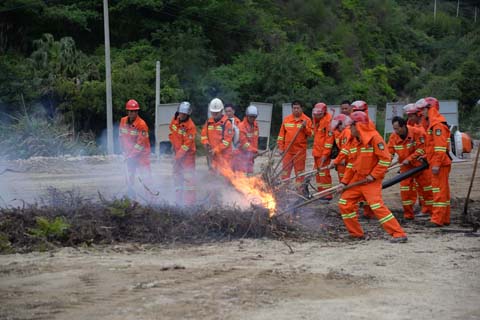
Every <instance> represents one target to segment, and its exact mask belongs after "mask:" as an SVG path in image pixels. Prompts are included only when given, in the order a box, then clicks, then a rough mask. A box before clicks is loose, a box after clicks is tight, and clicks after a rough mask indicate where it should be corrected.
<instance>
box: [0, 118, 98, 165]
mask: <svg viewBox="0 0 480 320" xmlns="http://www.w3.org/2000/svg"><path fill="white" fill-rule="evenodd" d="M95 153H98V149H97V147H96V144H95V140H94V137H93V135H89V134H84V133H80V134H74V133H73V132H72V130H71V129H70V128H69V127H68V126H67V125H66V124H65V123H64V122H63V119H62V118H61V117H55V118H53V119H49V118H48V117H46V116H42V115H34V116H29V115H28V114H24V115H20V116H17V117H12V121H11V122H10V123H8V124H1V123H0V156H4V157H6V158H8V159H18V158H20V159H26V158H30V157H35V156H44V157H51V156H60V155H66V154H69V155H91V154H95Z"/></svg>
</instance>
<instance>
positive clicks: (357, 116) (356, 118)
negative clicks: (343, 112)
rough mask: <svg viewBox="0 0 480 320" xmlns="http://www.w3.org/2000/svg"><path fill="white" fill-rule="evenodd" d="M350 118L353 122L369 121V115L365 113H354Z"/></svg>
mask: <svg viewBox="0 0 480 320" xmlns="http://www.w3.org/2000/svg"><path fill="white" fill-rule="evenodd" d="M350 118H352V121H353V122H360V123H368V121H369V119H368V116H367V114H366V113H365V112H363V111H355V112H352V114H351V115H350Z"/></svg>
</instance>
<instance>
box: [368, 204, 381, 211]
mask: <svg viewBox="0 0 480 320" xmlns="http://www.w3.org/2000/svg"><path fill="white" fill-rule="evenodd" d="M380 207H381V205H380V203H372V204H371V205H370V209H372V210H376V209H378V208H380Z"/></svg>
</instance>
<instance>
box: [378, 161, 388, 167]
mask: <svg viewBox="0 0 480 320" xmlns="http://www.w3.org/2000/svg"><path fill="white" fill-rule="evenodd" d="M378 164H379V165H381V166H384V167H389V166H390V161H383V160H378Z"/></svg>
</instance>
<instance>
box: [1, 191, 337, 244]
mask: <svg viewBox="0 0 480 320" xmlns="http://www.w3.org/2000/svg"><path fill="white" fill-rule="evenodd" d="M99 199H100V201H98V200H95V201H93V200H91V199H86V198H83V197H82V196H80V195H79V194H77V193H75V192H73V191H67V192H64V191H59V190H57V189H54V188H50V189H49V191H48V195H47V196H45V197H44V198H43V199H42V200H40V201H38V202H37V203H35V204H31V205H27V204H24V205H23V206H19V207H9V208H0V253H12V252H29V251H32V250H40V251H43V250H50V249H53V248H55V247H58V246H89V245H93V244H114V243H119V242H137V243H163V244H167V243H175V242H177V243H204V242H210V241H222V240H232V239H241V238H263V237H266V238H270V239H279V240H295V241H302V240H303V241H305V240H308V239H321V238H324V239H335V238H337V232H336V231H335V230H336V229H337V227H336V226H338V225H340V223H341V221H340V220H339V217H335V218H334V219H333V220H334V221H336V222H335V223H333V224H332V225H331V226H330V227H329V228H327V227H325V228H322V229H321V230H320V231H319V230H311V229H308V228H306V227H305V226H304V225H302V224H300V223H298V222H297V221H296V220H295V219H292V216H284V217H279V218H275V217H274V218H273V219H271V218H269V215H268V210H266V209H264V208H261V207H257V206H253V205H252V206H251V208H250V209H249V210H241V209H239V208H235V207H221V206H211V207H207V206H198V207H189V208H180V207H175V206H170V205H160V206H144V205H140V204H139V203H137V202H133V201H131V200H130V199H128V198H120V199H112V200H107V199H104V198H103V197H102V196H101V195H99Z"/></svg>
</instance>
